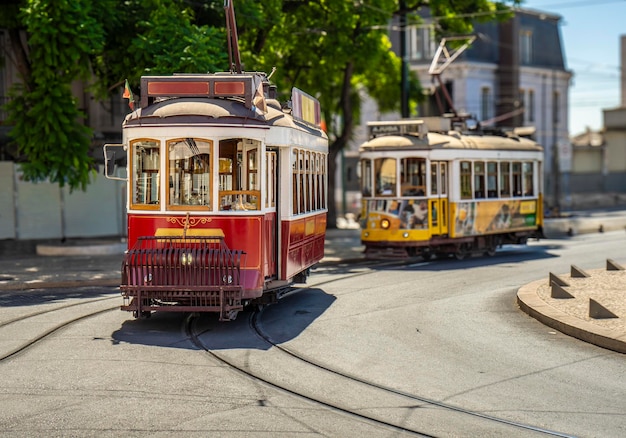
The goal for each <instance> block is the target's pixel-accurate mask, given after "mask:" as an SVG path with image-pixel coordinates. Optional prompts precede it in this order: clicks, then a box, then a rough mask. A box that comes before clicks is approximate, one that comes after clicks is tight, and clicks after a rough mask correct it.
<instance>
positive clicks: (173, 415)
mask: <svg viewBox="0 0 626 438" xmlns="http://www.w3.org/2000/svg"><path fill="white" fill-rule="evenodd" d="M624 238H625V236H624V235H623V232H610V233H604V234H593V235H591V234H590V235H580V236H575V237H573V238H571V239H567V240H542V241H540V242H531V243H530V245H529V246H527V247H520V248H513V247H507V248H504V249H502V250H499V251H498V254H497V255H496V257H494V258H474V259H470V260H464V261H462V262H460V261H456V260H453V259H450V260H445V261H436V260H435V261H433V262H429V263H415V264H414V265H412V266H404V267H389V266H387V267H378V268H376V269H372V270H370V269H367V268H364V267H363V266H361V265H353V266H346V267H345V271H344V272H343V273H337V272H336V271H333V270H332V269H330V267H325V268H324V269H319V270H316V271H315V272H314V275H313V276H312V277H311V278H310V281H309V286H310V288H309V289H305V290H302V291H300V292H299V293H296V294H292V295H290V296H288V297H286V298H285V299H284V300H283V301H281V302H280V303H279V304H277V305H274V306H270V307H268V308H266V309H265V310H264V311H263V313H262V314H261V315H260V319H259V321H260V326H261V327H262V329H263V330H264V332H266V333H267V334H268V335H269V336H271V337H272V338H273V339H275V340H277V341H278V343H279V344H280V345H283V346H286V347H288V348H290V349H291V350H293V351H294V352H296V353H299V354H301V355H303V356H306V357H310V358H314V359H315V360H316V361H319V362H321V363H323V364H325V365H327V366H328V367H330V368H332V369H338V370H341V371H342V372H345V373H348V374H351V375H358V376H360V377H361V378H363V379H366V380H368V381H372V382H377V383H378V384H381V385H385V386H388V387H393V388H396V389H399V390H402V391H405V392H407V393H410V394H413V395H417V396H419V397H420V398H421V400H422V402H412V403H409V402H406V403H405V404H391V402H388V403H387V402H385V403H383V401H382V400H376V399H365V397H363V398H364V399H363V400H359V397H360V393H353V394H349V393H348V392H349V391H351V388H353V386H351V385H349V384H347V383H342V382H341V381H340V382H339V383H337V385H332V387H331V385H330V384H329V380H327V379H326V378H324V377H322V375H319V374H318V373H317V372H312V371H310V369H308V371H307V368H306V367H303V366H302V364H300V365H298V367H295V366H292V365H291V360H290V361H289V362H288V361H287V360H285V362H281V361H277V359H276V357H275V356H274V354H275V353H276V352H275V348H273V347H259V345H260V344H259V339H258V337H255V335H254V334H253V333H251V331H250V324H249V322H248V320H247V319H246V318H245V314H243V315H240V317H239V318H238V319H237V321H235V322H233V323H227V324H224V323H218V322H217V321H216V320H215V319H214V318H213V319H211V318H204V317H203V318H201V319H200V322H199V324H198V326H197V330H198V332H199V337H200V339H201V340H202V341H203V342H204V343H205V344H206V345H208V346H209V347H211V348H212V349H213V350H214V351H216V352H218V353H220V354H223V355H226V356H227V357H229V358H231V359H233V360H237V361H240V362H241V363H243V364H244V365H245V366H247V367H248V368H250V369H254V370H257V371H258V372H259V373H261V374H262V375H263V376H265V377H267V378H268V380H270V381H271V382H279V383H281V384H283V385H289V386H290V387H291V388H294V389H295V390H303V391H304V390H305V389H306V390H307V391H313V392H317V393H318V395H319V396H320V397H323V398H324V399H325V400H328V399H331V400H332V399H334V398H337V397H344V396H351V397H352V403H353V404H357V402H359V403H362V404H364V406H363V411H367V412H368V413H369V412H371V413H375V414H376V415H383V416H386V417H387V418H390V419H392V420H393V422H394V424H398V423H399V424H402V425H406V426H407V427H409V428H410V429H411V430H419V431H421V432H422V433H423V434H424V436H459V437H463V436H477V435H476V434H473V433H472V432H469V433H468V431H481V433H480V436H520V437H526V436H539V435H546V434H545V433H544V432H537V431H532V430H529V429H523V428H516V427H513V428H508V427H507V426H502V425H500V424H497V423H495V422H492V421H490V420H488V419H485V418H481V417H476V416H471V415H459V414H458V413H454V412H448V411H449V409H447V408H448V407H457V408H459V409H467V410H470V411H473V412H478V413H481V414H483V415H485V416H487V417H490V418H491V417H493V418H500V419H503V420H505V421H510V422H515V423H520V424H526V425H531V426H534V427H536V428H537V429H539V430H542V431H543V430H544V429H545V430H546V431H553V432H558V433H560V434H561V435H558V436H577V437H603V438H604V437H622V436H625V435H626V397H625V395H626V382H625V381H624V379H623V378H622V377H623V376H624V375H626V361H624V355H622V354H619V353H614V352H611V351H608V350H604V349H602V348H599V347H596V346H593V345H590V344H587V343H585V342H582V341H579V340H576V339H574V338H570V337H568V336H566V335H563V334H561V333H559V332H556V331H554V330H551V329H549V328H547V327H545V326H544V325H542V324H541V323H539V322H538V321H536V320H535V319H533V318H531V317H529V316H528V315H526V314H525V313H523V312H521V311H520V310H519V308H518V307H517V305H516V299H515V297H516V291H517V289H518V288H519V286H520V285H521V284H524V283H527V282H529V281H532V280H535V279H540V278H543V277H545V276H547V273H548V272H549V271H554V272H566V271H567V270H568V269H569V266H570V265H571V264H576V265H578V266H580V267H581V268H583V269H594V268H598V267H602V266H603V265H604V262H605V260H606V258H613V259H615V260H618V261H626V260H624V252H623V248H624ZM117 293H118V292H117V290H116V289H115V288H99V289H98V288H96V289H93V288H92V289H71V290H70V289H64V290H56V291H42V292H41V293H40V295H37V296H35V295H29V294H33V292H15V295H13V298H15V299H13V300H12V301H10V302H11V303H13V304H12V305H10V306H7V305H6V304H5V305H3V306H2V307H0V320H2V321H7V320H9V319H10V318H13V317H16V316H19V315H26V314H32V313H34V312H35V311H41V310H52V309H55V308H59V307H60V306H62V305H68V304H74V303H81V305H80V306H75V307H71V308H66V309H64V310H63V312H64V313H63V314H60V313H46V314H42V315H39V316H37V317H33V318H32V319H29V320H28V321H27V322H25V323H23V324H22V323H20V324H22V325H20V326H17V325H13V326H11V325H8V326H4V327H0V346H2V347H3V349H8V348H13V347H14V346H15V345H17V343H19V341H25V340H27V339H29V338H32V337H33V336H35V335H36V333H37V332H40V331H41V330H42V329H43V328H45V327H47V326H48V325H50V324H54V323H56V322H58V321H59V320H66V319H69V318H71V315H76V314H78V313H80V312H86V311H87V310H85V309H86V308H85V307H84V303H85V302H86V301H87V300H90V299H97V298H105V299H104V300H101V301H98V302H95V303H91V304H89V306H91V307H90V310H89V311H95V310H97V309H102V310H106V309H107V308H110V307H115V305H116V304H118V303H116V298H115V297H116V296H117ZM109 297H111V299H110V300H107V299H106V298H109ZM3 299H5V300H6V296H3ZM59 312H60V310H59ZM185 319H186V318H185V315H179V314H161V315H155V316H154V317H153V318H151V319H149V320H133V319H132V317H131V316H130V314H128V313H126V312H120V311H118V310H115V309H114V310H112V311H108V312H104V313H101V314H99V315H97V316H94V317H92V318H89V319H85V320H82V321H77V322H75V323H73V324H71V325H69V326H68V327H65V328H63V329H60V330H58V331H56V332H54V333H53V334H51V335H50V336H49V337H47V338H45V339H43V340H42V341H40V342H39V343H37V344H35V345H34V346H32V347H31V348H30V349H27V350H25V351H23V352H21V353H19V354H17V355H15V356H12V357H10V358H8V359H6V360H3V361H1V362H0V373H1V375H2V377H3V385H2V386H1V387H0V404H1V405H2V406H3V408H2V409H0V435H2V436H29V437H30V436H46V437H50V436H81V437H82V436H98V437H102V436H142V437H143V436H185V437H188V436H208V435H211V436H228V437H239V436H254V437H257V436H268V437H269V436H271V437H278V436H281V437H293V436H333V437H334V436H337V437H351V436H358V437H370V436H372V437H379V436H404V433H403V432H401V431H399V430H394V429H391V428H387V427H383V426H380V425H376V424H373V423H372V422H369V421H367V420H364V419H360V418H356V417H354V416H351V415H347V414H345V413H341V412H338V411H336V410H333V409H330V408H328V407H327V406H324V405H320V404H319V403H316V402H312V401H306V400H303V399H301V398H300V397H297V396H295V395H293V394H290V393H287V392H285V391H284V390H280V389H277V388H276V387H274V386H272V385H270V384H268V383H263V382H260V381H259V380H254V379H251V378H250V377H248V376H245V375H242V374H241V373H239V372H236V371H234V370H233V369H231V368H230V367H229V366H227V365H225V364H224V363H223V362H220V361H219V360H217V359H216V358H215V357H213V356H211V355H210V354H207V353H206V352H203V351H201V350H199V349H198V347H197V345H194V344H193V343H192V342H191V340H190V338H189V335H188V333H187V332H186V330H185ZM270 354H271V356H270ZM283 367H284V369H283ZM300 367H302V371H298V370H300ZM343 385H345V387H344V386H343ZM424 400H430V401H435V402H437V403H439V404H440V405H433V404H432V403H431V404H429V403H428V402H426V401H424ZM504 431H506V433H505V432H504ZM406 435H409V434H408V433H407V434H406Z"/></svg>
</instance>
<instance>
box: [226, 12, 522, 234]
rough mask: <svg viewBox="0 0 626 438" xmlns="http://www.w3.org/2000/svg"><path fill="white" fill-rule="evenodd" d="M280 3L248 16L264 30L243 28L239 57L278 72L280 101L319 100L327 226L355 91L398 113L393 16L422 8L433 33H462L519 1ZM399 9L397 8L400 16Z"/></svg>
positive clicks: (354, 117)
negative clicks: (294, 93) (294, 92)
mask: <svg viewBox="0 0 626 438" xmlns="http://www.w3.org/2000/svg"><path fill="white" fill-rule="evenodd" d="M248 1H250V0H248ZM248 1H246V2H244V3H246V4H247V3H248ZM257 3H258V2H257ZM280 3H281V2H279V1H276V0H275V1H272V2H268V12H267V13H263V12H261V13H257V14H256V15H255V17H259V16H261V17H263V16H265V18H266V20H265V22H264V24H263V23H259V22H258V21H257V22H256V24H257V25H258V26H257V27H254V26H248V25H244V26H242V31H243V32H242V38H241V43H242V44H241V47H242V50H243V57H244V60H247V61H248V64H249V65H254V66H255V68H256V69H259V70H265V71H269V70H270V69H271V68H272V67H277V73H276V75H275V77H273V80H274V81H275V82H277V84H278V85H279V90H281V91H282V92H283V95H287V93H288V92H289V90H290V89H291V87H292V86H297V87H298V88H301V89H303V90H305V91H307V92H308V93H310V94H313V95H314V96H315V97H317V98H318V99H319V100H320V103H321V107H322V111H323V113H324V118H325V120H326V122H327V126H328V132H329V138H330V140H331V142H330V154H329V172H328V179H329V185H328V192H329V193H328V201H329V215H328V225H329V227H334V226H335V220H336V211H335V202H334V193H335V191H334V188H335V170H336V169H335V164H336V163H337V155H338V154H339V153H340V152H341V150H342V149H344V148H345V147H346V145H347V144H348V142H349V141H350V140H351V139H352V137H353V133H354V128H355V124H356V121H358V120H359V114H360V109H361V96H362V93H361V92H362V91H366V92H367V94H368V95H369V96H370V97H372V98H373V99H374V100H375V101H376V102H377V103H378V105H379V108H380V109H381V111H398V110H399V109H400V101H401V98H400V97H401V96H400V93H401V89H400V80H401V60H400V59H399V58H398V57H397V56H396V55H395V54H394V53H393V52H392V51H391V44H390V40H389V35H390V24H392V23H393V22H395V21H397V20H394V18H396V19H397V17H399V16H400V15H401V14H407V15H409V17H410V20H412V21H413V22H419V21H420V17H419V15H418V14H417V12H418V11H419V10H420V9H421V8H429V9H430V11H431V13H432V15H433V16H434V17H437V24H438V25H437V28H436V31H437V33H438V34H439V35H445V36H450V35H458V34H467V33H469V32H470V31H471V30H472V28H473V26H472V23H473V22H475V21H488V20H495V19H503V18H506V15H505V14H502V13H501V12H502V11H506V10H508V7H507V6H506V3H511V4H517V3H518V1H517V0H511V1H502V2H497V3H494V2H491V1H487V0H422V1H416V0H413V1H411V0H407V1H400V2H398V1H396V0H369V1H360V2H351V1H345V0H326V1H319V2H313V1H309V2H297V1H283V2H282V9H281V13H276V8H277V7H278V6H279V5H280ZM239 4H240V3H237V5H239ZM400 4H401V5H403V6H404V8H403V9H402V10H400V9H399V5H400ZM257 7H259V8H260V7H261V6H260V5H257ZM263 7H265V3H263ZM237 11H239V6H238V9H237ZM269 11H272V13H270V12H269ZM246 18H247V15H244V20H245V19H246ZM252 29H254V31H251V30H252ZM418 86H419V85H418V84H417V82H416V80H415V79H413V80H412V81H411V86H410V94H411V96H410V97H411V99H412V104H413V106H415V100H416V99H417V98H418V97H419V96H421V93H420V92H419V91H418Z"/></svg>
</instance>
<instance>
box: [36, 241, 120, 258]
mask: <svg viewBox="0 0 626 438" xmlns="http://www.w3.org/2000/svg"><path fill="white" fill-rule="evenodd" d="M124 251H126V244H125V243H110V244H105V243H94V244H88V245H43V244H41V245H37V255H40V256H77V255H87V256H96V255H115V254H120V255H122V254H124Z"/></svg>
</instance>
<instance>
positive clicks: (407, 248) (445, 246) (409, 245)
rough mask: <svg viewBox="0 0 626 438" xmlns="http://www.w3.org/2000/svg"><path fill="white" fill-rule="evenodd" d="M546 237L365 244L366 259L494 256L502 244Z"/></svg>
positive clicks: (512, 234)
mask: <svg viewBox="0 0 626 438" xmlns="http://www.w3.org/2000/svg"><path fill="white" fill-rule="evenodd" d="M541 237H543V235H542V233H541V229H540V230H539V232H537V231H534V230H533V231H519V232H510V233H504V234H493V235H482V236H473V237H462V238H454V239H453V238H448V237H434V238H432V239H430V240H425V241H411V242H396V241H380V242H364V244H365V257H366V258H368V259H401V258H410V257H421V258H422V259H424V260H430V259H431V258H433V257H438V258H445V257H454V258H456V259H457V260H463V259H465V258H468V257H474V256H481V255H486V256H489V257H492V256H494V255H495V254H496V250H497V249H498V248H499V247H501V246H502V245H506V244H517V245H524V244H526V242H527V241H528V239H529V238H541Z"/></svg>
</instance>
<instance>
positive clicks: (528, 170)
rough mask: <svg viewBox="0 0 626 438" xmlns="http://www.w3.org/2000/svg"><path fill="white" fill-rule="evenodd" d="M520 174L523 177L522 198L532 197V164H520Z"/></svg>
mask: <svg viewBox="0 0 626 438" xmlns="http://www.w3.org/2000/svg"><path fill="white" fill-rule="evenodd" d="M522 173H523V175H524V196H533V195H534V192H535V190H534V187H533V163H532V162H524V163H522Z"/></svg>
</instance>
